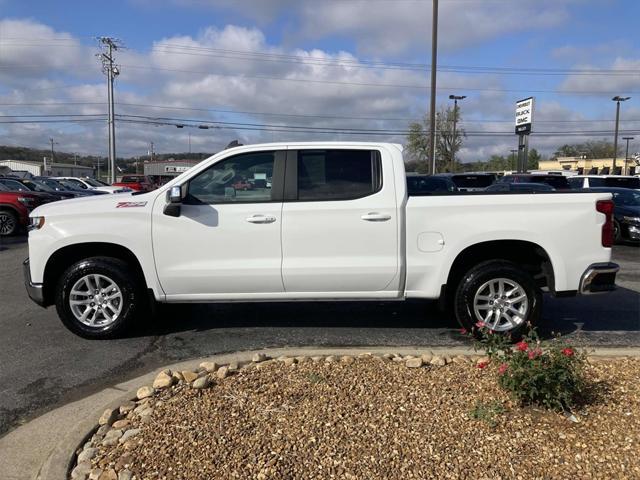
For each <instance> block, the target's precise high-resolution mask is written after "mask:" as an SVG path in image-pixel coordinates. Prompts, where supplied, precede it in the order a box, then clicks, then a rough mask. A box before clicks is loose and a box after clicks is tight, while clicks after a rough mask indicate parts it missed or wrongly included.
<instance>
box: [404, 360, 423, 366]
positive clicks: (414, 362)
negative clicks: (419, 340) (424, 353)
mask: <svg viewBox="0 0 640 480" xmlns="http://www.w3.org/2000/svg"><path fill="white" fill-rule="evenodd" d="M405 365H406V366H407V367H408V368H420V367H421V366H422V358H410V359H409V360H407V361H406V362H405Z"/></svg>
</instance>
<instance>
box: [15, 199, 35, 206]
mask: <svg viewBox="0 0 640 480" xmlns="http://www.w3.org/2000/svg"><path fill="white" fill-rule="evenodd" d="M18 201H19V202H20V203H21V204H23V205H24V206H25V207H30V206H31V205H33V204H34V201H33V198H30V197H18Z"/></svg>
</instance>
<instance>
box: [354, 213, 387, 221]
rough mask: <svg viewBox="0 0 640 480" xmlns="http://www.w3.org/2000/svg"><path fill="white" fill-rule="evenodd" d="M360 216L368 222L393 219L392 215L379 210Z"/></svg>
mask: <svg viewBox="0 0 640 480" xmlns="http://www.w3.org/2000/svg"><path fill="white" fill-rule="evenodd" d="M360 218H361V219H362V220H366V221H367V222H386V221H387V220H390V219H391V215H387V214H385V213H378V212H369V213H365V214H364V215H362V216H361V217H360Z"/></svg>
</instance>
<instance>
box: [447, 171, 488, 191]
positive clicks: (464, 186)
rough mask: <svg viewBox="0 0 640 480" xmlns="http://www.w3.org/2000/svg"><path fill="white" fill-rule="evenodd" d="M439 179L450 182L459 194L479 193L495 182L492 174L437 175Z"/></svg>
mask: <svg viewBox="0 0 640 480" xmlns="http://www.w3.org/2000/svg"><path fill="white" fill-rule="evenodd" d="M435 176H436V177H440V178H448V179H449V180H451V181H452V182H453V183H454V184H455V185H456V187H458V190H459V191H461V192H479V191H482V190H484V189H485V188H487V187H488V186H489V185H492V184H493V183H494V182H495V181H496V175H495V174H494V173H486V172H481V173H438V174H437V175H435Z"/></svg>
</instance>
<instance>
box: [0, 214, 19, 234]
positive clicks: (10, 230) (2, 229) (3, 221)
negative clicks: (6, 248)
mask: <svg viewBox="0 0 640 480" xmlns="http://www.w3.org/2000/svg"><path fill="white" fill-rule="evenodd" d="M17 231H18V217H17V216H16V214H15V213H13V212H12V211H11V210H0V235H2V236H9V235H13V234H14V233H16V232H17Z"/></svg>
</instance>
